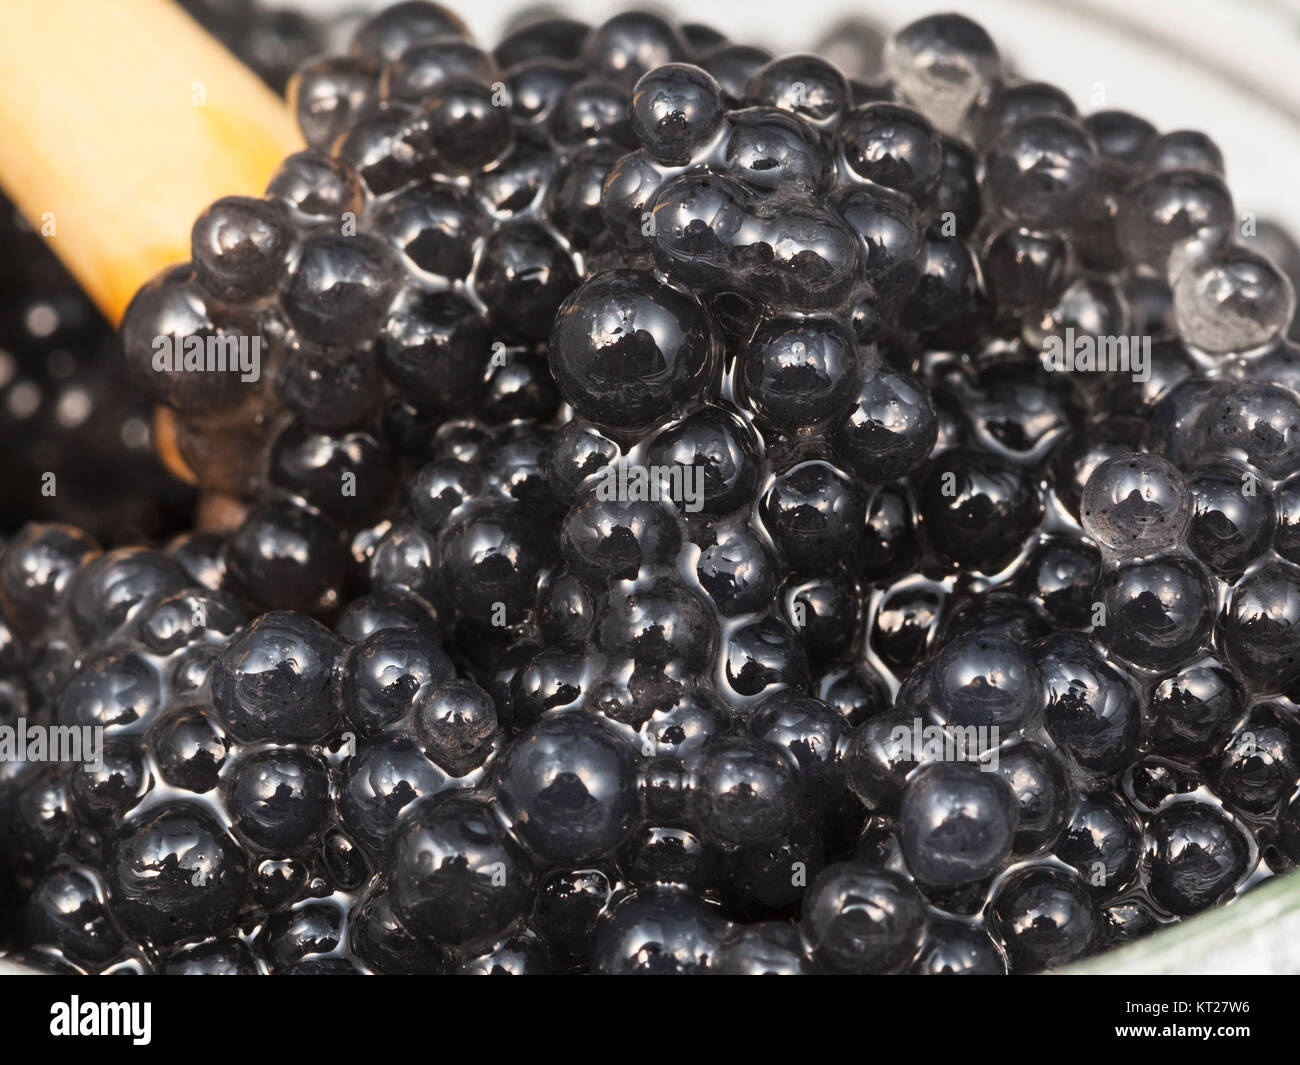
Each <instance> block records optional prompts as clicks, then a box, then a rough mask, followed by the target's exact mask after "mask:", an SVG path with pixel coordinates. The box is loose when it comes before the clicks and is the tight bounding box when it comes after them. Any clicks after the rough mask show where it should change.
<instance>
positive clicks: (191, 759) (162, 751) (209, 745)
mask: <svg viewBox="0 0 1300 1065" xmlns="http://www.w3.org/2000/svg"><path fill="white" fill-rule="evenodd" d="M148 742H149V746H150V747H151V748H152V750H153V754H154V759H155V760H156V762H157V765H158V772H159V774H160V775H161V776H162V778H163V780H165V781H166V782H167V783H168V784H170V785H172V786H173V787H176V788H183V789H185V790H186V791H193V792H198V793H202V792H205V791H210V790H211V789H212V788H214V787H216V785H217V780H218V774H219V773H220V772H221V767H222V766H223V765H224V764H225V761H226V754H227V752H228V750H229V746H230V745H229V742H228V741H227V740H225V739H224V738H223V737H222V736H220V735H219V734H218V733H217V730H216V729H215V728H213V726H212V722H211V721H210V720H209V717H208V714H207V713H205V712H204V711H203V710H201V709H199V708H198V707H192V708H190V709H187V710H181V711H178V712H176V713H174V714H170V715H169V716H167V717H165V718H163V719H161V720H160V721H158V722H157V723H156V724H155V725H154V726H153V727H152V728H151V729H150V730H149V733H148Z"/></svg>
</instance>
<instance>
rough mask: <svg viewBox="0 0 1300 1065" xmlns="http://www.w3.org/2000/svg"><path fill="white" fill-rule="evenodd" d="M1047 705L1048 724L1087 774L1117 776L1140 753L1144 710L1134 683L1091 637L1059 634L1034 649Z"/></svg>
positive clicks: (1065, 750) (1063, 746)
mask: <svg viewBox="0 0 1300 1065" xmlns="http://www.w3.org/2000/svg"><path fill="white" fill-rule="evenodd" d="M1034 660H1035V661H1036V663H1037V665H1038V670H1039V673H1040V674H1041V675H1042V678H1043V691H1044V696H1045V699H1046V704H1045V710H1044V714H1043V722H1044V724H1045V725H1046V726H1047V731H1048V733H1049V734H1050V735H1051V737H1052V739H1053V740H1055V741H1056V743H1057V745H1058V746H1060V747H1061V748H1062V750H1064V752H1065V753H1066V754H1067V755H1069V756H1070V757H1071V758H1072V759H1074V761H1075V762H1077V763H1078V764H1079V765H1080V766H1082V767H1083V768H1084V769H1089V770H1093V771H1095V772H1102V773H1114V772H1118V771H1119V770H1121V769H1123V767H1124V766H1125V765H1126V764H1127V762H1128V760H1129V759H1130V758H1131V757H1132V756H1133V754H1134V753H1136V750H1137V743H1138V737H1139V733H1140V731H1141V727H1142V705H1141V701H1140V700H1139V698H1138V695H1137V692H1136V690H1135V688H1134V685H1133V682H1132V681H1131V680H1129V678H1128V677H1126V676H1125V675H1124V674H1122V673H1121V672H1120V671H1119V670H1117V669H1116V668H1115V667H1114V666H1112V665H1110V664H1109V663H1108V662H1107V661H1106V660H1105V659H1104V658H1103V657H1102V655H1101V653H1100V651H1099V650H1098V649H1097V647H1096V646H1095V645H1094V644H1093V642H1092V641H1091V639H1089V637H1087V636H1084V635H1082V634H1077V633H1055V634H1053V635H1051V636H1047V637H1045V638H1043V639H1042V640H1040V641H1039V642H1038V643H1037V644H1036V645H1035V647H1034Z"/></svg>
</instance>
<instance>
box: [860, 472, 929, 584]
mask: <svg viewBox="0 0 1300 1065" xmlns="http://www.w3.org/2000/svg"><path fill="white" fill-rule="evenodd" d="M914 526H915V522H914V519H913V508H912V502H911V499H910V498H909V496H908V494H907V493H905V492H904V491H902V490H901V489H899V488H896V487H894V486H891V485H884V486H882V487H879V488H876V489H874V490H873V491H872V492H871V493H870V494H869V496H868V498H867V525H866V530H865V531H864V534H863V537H862V542H861V544H860V546H859V549H858V554H857V557H856V558H855V559H854V563H855V564H856V566H857V568H858V572H859V573H861V575H862V577H863V579H864V580H868V581H878V580H881V579H884V578H890V577H895V576H900V575H901V574H902V573H903V572H904V571H905V570H906V569H907V567H908V566H910V565H911V563H912V561H913V559H914V558H915V555H916V552H917V546H918V545H917V539H916V531H915V527H914Z"/></svg>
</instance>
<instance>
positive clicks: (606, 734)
mask: <svg viewBox="0 0 1300 1065" xmlns="http://www.w3.org/2000/svg"><path fill="white" fill-rule="evenodd" d="M498 780H499V795H500V802H501V808H502V810H503V811H504V813H505V815H506V817H507V818H509V820H510V822H511V824H512V826H513V829H514V832H515V834H516V836H517V837H518V838H519V839H520V840H521V841H522V842H523V843H524V845H525V846H527V847H529V848H530V849H531V850H532V851H534V852H535V853H536V854H537V855H538V856H539V857H541V858H542V859H543V860H544V861H547V862H553V863H557V864H565V863H571V864H577V863H581V862H588V861H593V860H595V859H596V858H599V857H601V856H603V855H605V854H607V853H608V852H610V851H611V850H613V849H614V848H616V847H618V846H619V845H620V844H622V843H623V842H625V841H626V840H627V839H628V837H629V836H630V835H631V832H632V830H633V828H634V827H635V824H636V820H637V815H638V803H637V792H636V788H637V782H636V770H635V757H634V752H633V750H632V749H631V748H630V747H629V746H628V745H627V744H626V742H625V741H624V740H623V739H622V738H621V737H619V736H617V735H616V734H615V733H613V732H612V731H610V730H609V729H607V728H606V727H604V726H602V725H601V724H600V720H599V719H598V718H596V717H594V716H593V715H591V714H590V713H588V712H586V711H573V712H569V713H564V714H559V715H557V716H550V717H546V718H544V719H543V720H542V721H541V722H539V723H538V724H536V725H534V726H533V727H532V728H531V729H529V730H528V731H527V732H526V733H524V734H523V735H522V736H521V737H519V738H518V739H516V740H515V741H514V742H513V744H512V745H511V747H510V749H509V751H508V752H507V754H506V756H505V758H504V760H503V761H502V762H501V763H500V768H499V769H498Z"/></svg>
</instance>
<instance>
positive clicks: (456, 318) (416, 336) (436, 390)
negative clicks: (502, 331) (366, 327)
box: [378, 292, 492, 411]
mask: <svg viewBox="0 0 1300 1065" xmlns="http://www.w3.org/2000/svg"><path fill="white" fill-rule="evenodd" d="M491 344H492V334H491V331H490V330H489V328H488V324H487V322H486V321H484V320H483V317H482V316H481V315H480V314H479V312H478V310H477V309H476V308H475V307H474V306H473V304H471V303H470V302H469V301H468V300H466V299H465V298H464V297H463V296H459V295H457V294H455V293H453V292H429V293H419V294H413V295H407V296H402V297H401V298H400V299H399V300H398V301H397V303H396V304H395V306H394V307H393V310H392V313H391V315H390V316H389V318H388V321H387V322H386V323H385V325H384V329H383V333H382V334H381V337H380V343H379V345H378V354H379V360H380V365H381V367H382V368H383V371H384V373H385V375H386V376H387V377H388V379H389V380H390V381H392V382H393V383H394V384H395V385H397V386H398V387H399V388H401V390H402V394H403V396H404V397H405V398H406V399H407V400H408V401H410V402H412V403H414V404H415V405H417V406H419V407H424V408H432V409H435V410H446V411H459V410H464V409H465V408H466V407H467V406H468V405H469V404H470V402H471V400H472V398H473V396H474V395H475V393H476V392H477V391H478V388H479V385H480V382H481V380H482V377H483V371H484V369H485V368H486V367H487V365H488V362H489V358H490V356H491Z"/></svg>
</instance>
